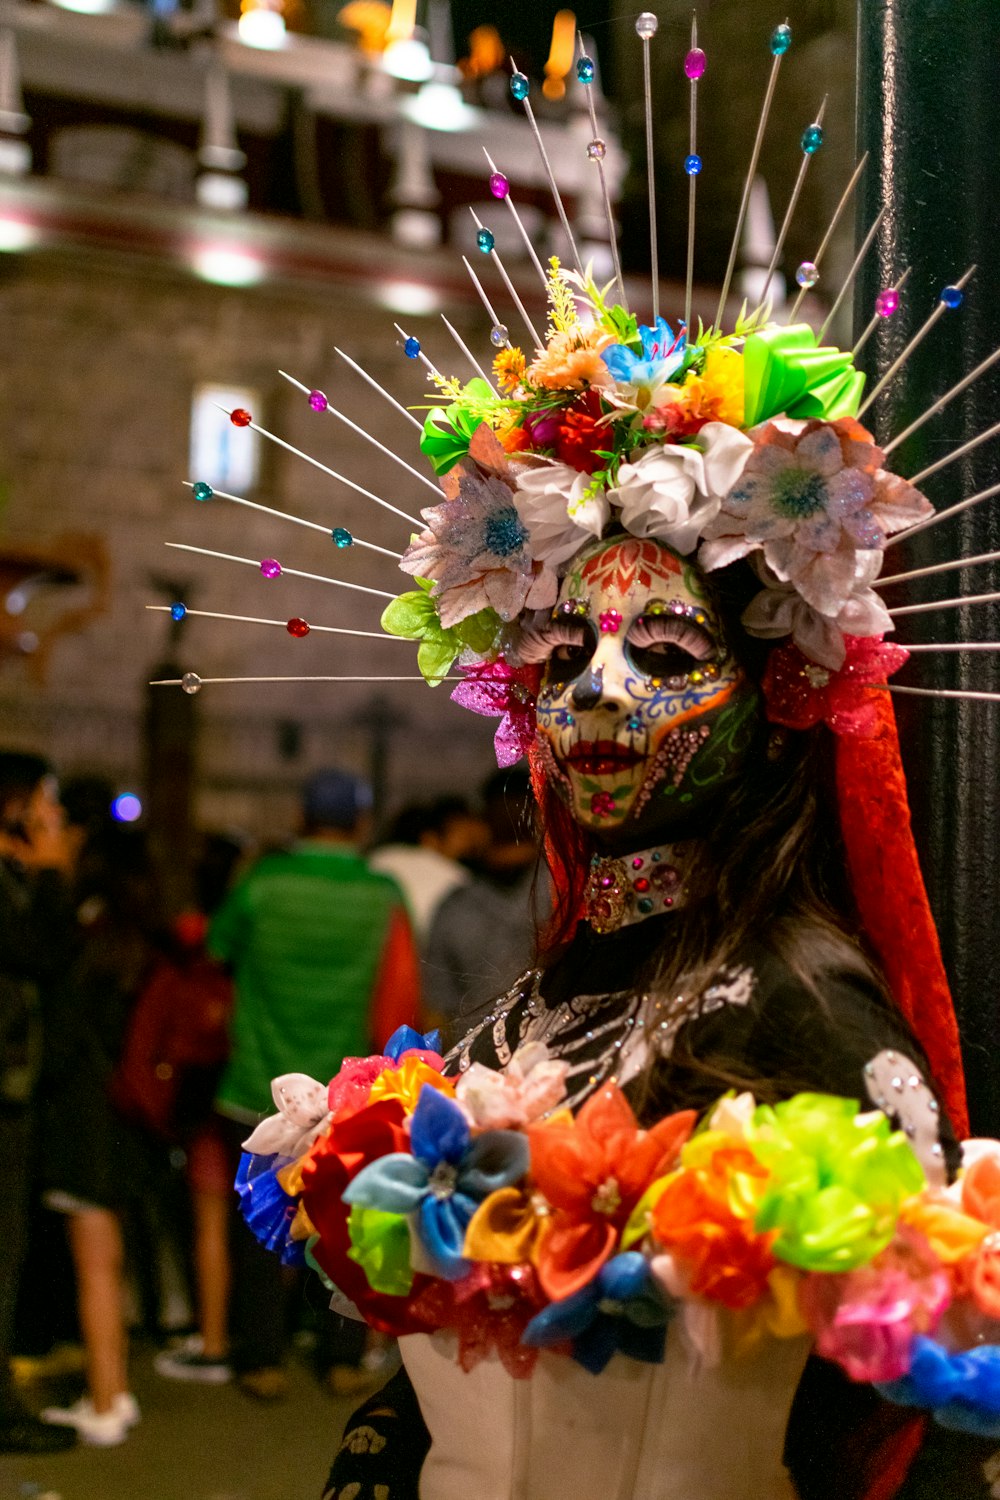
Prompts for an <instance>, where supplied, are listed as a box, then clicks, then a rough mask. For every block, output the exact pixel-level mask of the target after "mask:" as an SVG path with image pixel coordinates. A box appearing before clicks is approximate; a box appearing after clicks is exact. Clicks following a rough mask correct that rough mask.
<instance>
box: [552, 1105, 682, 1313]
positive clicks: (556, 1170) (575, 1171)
mask: <svg viewBox="0 0 1000 1500" xmlns="http://www.w3.org/2000/svg"><path fill="white" fill-rule="evenodd" d="M696 1118H697V1116H696V1114H695V1112H694V1110H691V1109H688V1110H683V1111H682V1112H681V1113H679V1114H675V1115H668V1117H667V1118H666V1119H665V1120H661V1121H660V1122H659V1123H658V1124H657V1125H654V1126H653V1128H652V1130H640V1129H639V1126H638V1123H637V1121H636V1118H635V1115H634V1114H633V1113H632V1110H631V1108H630V1106H629V1103H628V1100H627V1099H626V1098H625V1095H624V1094H623V1093H622V1092H621V1090H620V1089H619V1088H617V1087H616V1086H615V1085H614V1084H606V1085H605V1086H604V1088H602V1089H599V1090H598V1092H597V1093H596V1094H594V1096H593V1097H592V1098H590V1099H588V1100H587V1103H586V1104H585V1105H584V1106H583V1108H582V1109H581V1111H580V1113H579V1114H578V1115H577V1117H576V1119H575V1120H571V1121H568V1122H566V1123H563V1122H561V1121H556V1120H554V1119H550V1120H547V1121H545V1122H544V1123H542V1124H538V1125H532V1126H530V1127H529V1129H528V1139H529V1141H530V1143H531V1175H532V1178H533V1179H534V1183H535V1186H536V1187H537V1188H538V1190H539V1192H541V1193H542V1195H543V1196H544V1198H545V1199H546V1201H547V1202H548V1203H549V1204H550V1205H551V1207H552V1210H553V1212H552V1216H551V1218H550V1220H549V1224H548V1227H547V1229H545V1230H544V1232H543V1234H542V1238H541V1242H540V1244H539V1245H538V1247H537V1249H536V1251H535V1257H534V1258H535V1262H536V1265H537V1269H538V1279H539V1281H540V1282H541V1284H542V1288H543V1290H544V1292H545V1294H546V1296H548V1297H551V1298H552V1299H553V1301H558V1300H559V1299H560V1298H562V1297H568V1296H569V1295H570V1294H571V1293H572V1292H577V1291H579V1290H580V1289H581V1287H584V1286H586V1285H587V1283H588V1282H589V1281H592V1280H593V1278H594V1276H595V1275H596V1274H597V1272H598V1271H599V1270H600V1268H601V1266H602V1265H603V1264H604V1262H605V1261H606V1260H607V1259H608V1257H609V1256H610V1255H611V1254H612V1251H613V1250H614V1248H615V1245H616V1244H617V1242H618V1240H619V1237H620V1234H621V1230H622V1228H623V1226H624V1225H625V1224H626V1223H627V1221H628V1218H629V1215H630V1214H631V1212H632V1209H633V1208H634V1207H635V1205H636V1203H637V1202H638V1201H639V1198H640V1197H641V1196H642V1194H643V1193H644V1192H645V1190H646V1188H647V1187H648V1186H649V1184H650V1183H651V1182H652V1181H653V1180H654V1179H655V1178H656V1177H658V1176H661V1175H662V1174H663V1173H664V1172H667V1171H669V1170H670V1168H671V1166H672V1165H673V1163H674V1162H675V1161H676V1159H677V1154H678V1152H679V1150H680V1148H681V1146H682V1145H683V1143H684V1141H685V1140H687V1138H688V1136H689V1135H690V1133H691V1129H692V1127H693V1125H694V1122H695V1119H696Z"/></svg>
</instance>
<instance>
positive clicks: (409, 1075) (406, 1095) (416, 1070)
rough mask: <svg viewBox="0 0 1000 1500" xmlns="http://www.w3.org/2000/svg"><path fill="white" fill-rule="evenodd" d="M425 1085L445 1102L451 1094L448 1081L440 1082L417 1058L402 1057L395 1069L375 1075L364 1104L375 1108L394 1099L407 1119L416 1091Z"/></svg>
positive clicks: (415, 1103)
mask: <svg viewBox="0 0 1000 1500" xmlns="http://www.w3.org/2000/svg"><path fill="white" fill-rule="evenodd" d="M425 1083H429V1084H430V1086H431V1088H433V1089H440V1091H441V1093H442V1094H447V1095H448V1096H449V1098H450V1097H451V1095H452V1094H454V1092H455V1085H454V1084H453V1083H452V1081H451V1079H450V1078H442V1076H441V1074H440V1073H439V1072H438V1071H437V1069H436V1068H432V1067H431V1066H430V1065H429V1064H428V1063H425V1062H424V1061H423V1060H422V1059H421V1058H419V1057H404V1059H403V1061H402V1064H401V1065H400V1066H399V1067H398V1068H386V1070H385V1072H384V1073H380V1074H379V1075H378V1077H377V1078H376V1080H375V1082H374V1083H373V1084H372V1090H371V1093H370V1094H369V1095H368V1103H369V1104H376V1103H378V1101H379V1099H398V1100H399V1101H400V1103H401V1104H402V1106H403V1108H404V1109H405V1110H406V1113H407V1114H408V1115H411V1114H412V1113H413V1111H414V1110H415V1109H416V1107H417V1100H418V1099H419V1098H420V1090H421V1089H422V1088H423V1086H424V1084H425Z"/></svg>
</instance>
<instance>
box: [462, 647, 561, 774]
mask: <svg viewBox="0 0 1000 1500" xmlns="http://www.w3.org/2000/svg"><path fill="white" fill-rule="evenodd" d="M458 670H459V671H460V672H461V673H462V674H463V676H464V677H465V681H464V682H461V683H459V685H458V687H457V688H455V690H454V692H453V693H452V695H451V699H452V702H453V703H457V704H459V705H460V706H461V707H462V708H470V709H471V710H472V712H473V713H475V714H485V715H486V717H487V718H496V717H497V716H498V715H502V718H501V721H500V725H499V728H498V729H497V732H496V734H495V735H494V736H493V745H494V748H495V750H496V757H497V765H498V766H512V765H513V764H514V762H515V761H517V760H520V759H521V756H522V755H527V753H528V751H529V750H530V748H531V746H532V745H533V744H534V742H535V699H536V697H537V694H538V688H539V684H540V682H541V676H542V670H541V667H540V666H529V667H512V666H511V665H510V664H509V663H508V662H505V661H504V659H503V657H502V656H499V657H497V659H496V661H489V662H483V663H481V664H480V665H478V666H474V667H459V669H458Z"/></svg>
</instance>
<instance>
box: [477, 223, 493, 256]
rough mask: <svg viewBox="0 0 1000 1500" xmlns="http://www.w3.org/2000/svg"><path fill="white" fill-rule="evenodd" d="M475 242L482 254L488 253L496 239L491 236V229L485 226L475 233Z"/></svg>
mask: <svg viewBox="0 0 1000 1500" xmlns="http://www.w3.org/2000/svg"><path fill="white" fill-rule="evenodd" d="M476 244H477V245H478V246H479V248H480V250H481V251H482V252H483V254H484V255H489V253H490V251H491V250H492V249H493V246H494V245H495V244H496V240H495V239H494V238H493V231H492V230H491V229H486V228H483V229H480V231H479V233H478V234H477V235H476Z"/></svg>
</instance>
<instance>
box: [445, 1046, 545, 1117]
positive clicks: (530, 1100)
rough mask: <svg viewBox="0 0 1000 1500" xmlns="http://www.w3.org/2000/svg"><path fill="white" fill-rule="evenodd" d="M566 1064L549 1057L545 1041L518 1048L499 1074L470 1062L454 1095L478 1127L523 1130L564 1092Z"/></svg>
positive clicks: (480, 1064)
mask: <svg viewBox="0 0 1000 1500" xmlns="http://www.w3.org/2000/svg"><path fill="white" fill-rule="evenodd" d="M568 1072H569V1063H565V1062H560V1061H558V1059H556V1058H553V1057H550V1055H549V1049H548V1048H547V1047H546V1046H545V1044H544V1042H527V1043H526V1044H525V1045H524V1046H523V1047H518V1049H517V1051H516V1052H515V1053H514V1056H513V1057H512V1058H511V1060H510V1062H509V1063H508V1064H507V1066H506V1068H505V1069H504V1071H503V1072H502V1073H498V1072H496V1071H495V1069H493V1068H484V1067H483V1065H482V1063H473V1064H472V1066H471V1067H470V1068H469V1069H468V1071H467V1072H465V1073H463V1074H462V1076H461V1078H460V1079H459V1080H458V1083H457V1084H456V1086H455V1098H456V1099H457V1100H458V1103H459V1104H460V1105H461V1107H462V1109H463V1110H464V1112H465V1113H466V1115H468V1117H469V1119H470V1120H471V1122H472V1124H473V1125H474V1126H476V1127H477V1129H479V1130H516V1129H523V1127H524V1126H525V1125H528V1124H530V1122H531V1121H532V1120H539V1119H541V1117H542V1115H544V1114H547V1113H548V1111H549V1110H551V1109H554V1108H555V1106H556V1105H557V1104H558V1103H559V1101H560V1100H561V1099H562V1098H564V1097H565V1094H566V1074H567V1073H568Z"/></svg>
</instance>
